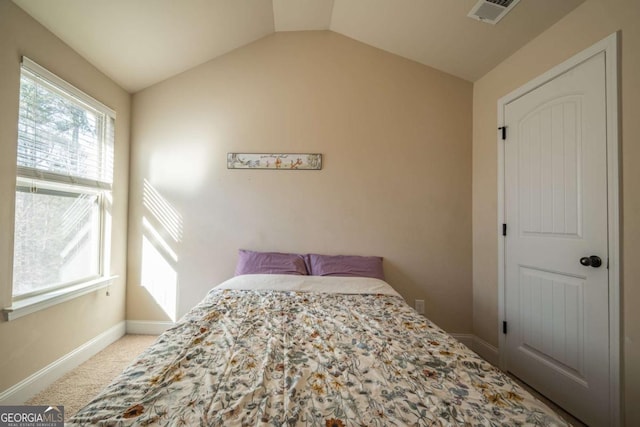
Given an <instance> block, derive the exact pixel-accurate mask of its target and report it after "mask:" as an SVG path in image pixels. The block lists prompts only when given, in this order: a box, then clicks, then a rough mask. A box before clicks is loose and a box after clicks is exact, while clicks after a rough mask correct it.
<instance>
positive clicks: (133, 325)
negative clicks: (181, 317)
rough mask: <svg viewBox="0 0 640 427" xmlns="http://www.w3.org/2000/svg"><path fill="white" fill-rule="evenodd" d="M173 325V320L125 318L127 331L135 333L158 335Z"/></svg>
mask: <svg viewBox="0 0 640 427" xmlns="http://www.w3.org/2000/svg"><path fill="white" fill-rule="evenodd" d="M173 325H175V323H173V322H150V321H146V320H127V333H128V334H136V335H160V334H161V333H163V332H164V331H166V330H167V329H169V328H170V327H172V326H173Z"/></svg>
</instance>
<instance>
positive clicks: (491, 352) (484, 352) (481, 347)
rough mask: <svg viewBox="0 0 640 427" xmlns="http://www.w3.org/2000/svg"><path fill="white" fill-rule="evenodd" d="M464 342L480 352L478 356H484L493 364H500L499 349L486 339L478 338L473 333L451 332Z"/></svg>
mask: <svg viewBox="0 0 640 427" xmlns="http://www.w3.org/2000/svg"><path fill="white" fill-rule="evenodd" d="M449 335H451V336H452V337H454V338H455V339H457V340H458V341H460V342H461V343H462V344H464V345H466V346H467V347H469V348H470V349H471V350H473V351H475V352H476V353H478V356H480V357H482V358H483V359H484V360H486V361H487V362H489V363H491V364H492V365H493V366H498V360H499V357H498V349H497V348H496V347H494V346H492V345H491V344H489V343H488V342H486V341H485V340H483V339H481V338H478V337H477V336H475V335H473V334H449Z"/></svg>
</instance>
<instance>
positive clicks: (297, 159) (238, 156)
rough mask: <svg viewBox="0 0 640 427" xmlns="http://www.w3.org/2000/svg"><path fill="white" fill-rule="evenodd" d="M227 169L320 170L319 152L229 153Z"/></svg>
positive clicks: (320, 155) (320, 156)
mask: <svg viewBox="0 0 640 427" xmlns="http://www.w3.org/2000/svg"><path fill="white" fill-rule="evenodd" d="M227 169H274V170H320V169H322V154H317V153H305V154H302V153H228V154H227Z"/></svg>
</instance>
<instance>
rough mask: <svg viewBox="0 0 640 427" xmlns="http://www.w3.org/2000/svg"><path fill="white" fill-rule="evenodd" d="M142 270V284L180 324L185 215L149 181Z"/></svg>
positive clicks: (144, 193)
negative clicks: (180, 256)
mask: <svg viewBox="0 0 640 427" xmlns="http://www.w3.org/2000/svg"><path fill="white" fill-rule="evenodd" d="M142 206H143V217H142V266H141V277H140V279H141V280H140V283H141V285H142V287H144V288H145V289H146V290H147V292H149V294H150V295H151V296H152V297H153V299H154V300H155V301H156V303H157V304H158V305H159V306H160V307H161V308H162V310H163V311H164V312H165V313H166V314H167V316H168V317H169V318H170V319H171V321H173V322H175V321H176V314H177V294H178V273H177V266H178V250H177V246H178V245H179V244H180V242H181V241H182V215H180V213H179V212H178V211H177V210H176V209H175V208H174V207H173V206H172V205H171V204H170V203H169V202H168V201H167V200H166V199H165V198H164V197H162V195H161V194H160V193H159V192H158V191H157V190H156V189H155V188H154V187H153V186H152V185H151V183H149V181H147V180H146V179H145V180H144V185H143V190H142Z"/></svg>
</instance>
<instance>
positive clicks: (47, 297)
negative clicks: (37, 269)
mask: <svg viewBox="0 0 640 427" xmlns="http://www.w3.org/2000/svg"><path fill="white" fill-rule="evenodd" d="M117 277H118V276H108V277H100V278H98V279H94V280H91V281H89V282H85V283H80V284H77V285H74V286H69V287H67V288H63V289H57V290H55V291H52V292H48V293H46V294H42V295H37V296H34V297H30V298H25V299H23V300H19V301H14V302H13V304H12V305H11V307H5V308H3V309H2V314H3V316H4V320H7V321H11V320H15V319H18V318H19V317H22V316H26V315H27V314H31V313H35V312H36V311H40V310H44V309H45V308H49V307H52V306H54V305H57V304H60V303H63V302H65V301H69V300H72V299H74V298H78V297H79V296H82V295H86V294H88V293H90V292H94V291H97V290H100V289H103V288H106V287H107V286H109V285H111V283H112V282H113V281H114V280H115V279H116V278H117Z"/></svg>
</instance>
